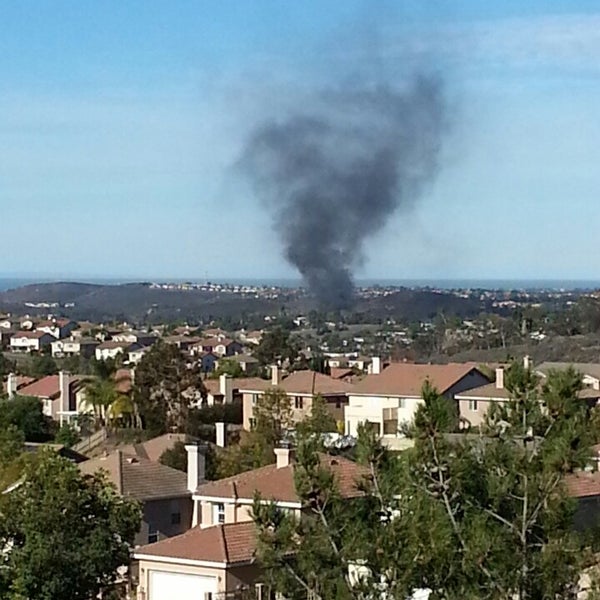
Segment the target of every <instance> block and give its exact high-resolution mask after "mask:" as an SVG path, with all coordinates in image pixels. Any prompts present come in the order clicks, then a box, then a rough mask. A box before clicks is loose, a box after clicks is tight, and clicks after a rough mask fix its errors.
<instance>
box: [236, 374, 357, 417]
mask: <svg viewBox="0 0 600 600" xmlns="http://www.w3.org/2000/svg"><path fill="white" fill-rule="evenodd" d="M352 388H353V386H352V385H351V384H349V383H346V382H345V381H342V380H340V379H334V378H333V377H330V376H329V375H324V374H323V373H317V372H316V371H309V370H304V371H294V372H293V373H291V374H290V375H288V376H287V377H285V378H284V379H281V377H280V370H279V367H277V366H273V367H271V381H266V380H264V379H257V378H254V379H251V380H249V382H248V383H247V384H244V387H240V388H239V389H240V393H241V394H242V401H243V413H244V418H243V426H244V429H251V428H252V426H253V424H254V415H253V411H254V406H255V405H256V403H257V401H258V399H259V397H260V396H261V395H262V394H263V393H264V392H265V391H267V390H269V389H271V390H280V391H282V392H284V393H285V394H286V395H287V396H288V397H289V399H290V404H291V408H292V420H293V421H294V422H295V423H297V422H299V421H302V420H304V418H305V417H306V416H307V415H309V414H310V411H311V408H312V402H313V398H314V397H315V396H317V395H319V396H321V397H322V398H323V399H324V400H325V402H326V403H327V408H328V409H329V412H330V413H331V414H332V416H333V417H334V419H335V420H336V421H337V422H340V423H343V421H344V407H345V406H346V405H347V404H348V397H349V394H350V392H351V390H352Z"/></svg>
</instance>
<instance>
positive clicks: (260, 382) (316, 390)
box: [234, 370, 354, 396]
mask: <svg viewBox="0 0 600 600" xmlns="http://www.w3.org/2000/svg"><path fill="white" fill-rule="evenodd" d="M235 381H239V382H240V383H239V385H238V389H240V390H243V391H248V392H256V391H258V392H264V391H266V390H269V389H272V390H276V389H277V390H282V391H284V392H285V393H286V394H310V395H313V394H321V395H323V396H334V395H336V396H337V395H343V394H348V393H350V392H351V391H352V390H353V389H354V386H353V385H352V384H351V383H348V382H347V381H343V380H341V379H335V378H334V377H330V376H329V375H324V374H323V373H317V372H316V371H310V370H304V371H294V372H293V373H291V374H290V375H288V376H287V377H285V378H284V379H283V380H282V381H281V382H280V383H279V385H273V384H272V383H271V381H270V380H266V379H259V378H257V377H252V378H249V379H247V380H246V381H243V380H242V379H239V380H234V382H235ZM234 385H235V384H234Z"/></svg>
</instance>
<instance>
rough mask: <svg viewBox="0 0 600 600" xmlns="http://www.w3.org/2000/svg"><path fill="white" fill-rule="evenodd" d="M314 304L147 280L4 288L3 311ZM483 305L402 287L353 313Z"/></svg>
mask: <svg viewBox="0 0 600 600" xmlns="http://www.w3.org/2000/svg"><path fill="white" fill-rule="evenodd" d="M26 303H27V304H26ZM40 303H45V304H51V303H58V304H59V306H58V307H50V308H49V307H47V306H40V307H37V308H36V307H32V306H31V304H40ZM311 308H315V306H314V302H313V301H312V299H310V298H308V297H306V296H303V295H301V294H298V293H294V292H287V293H285V292H282V293H281V294H280V296H279V298H277V299H271V298H266V297H255V296H253V295H248V296H242V295H240V294H232V293H225V292H208V291H202V290H192V291H189V290H187V291H186V290H167V289H161V288H154V287H151V285H150V284H149V283H130V284H122V285H102V284H89V283H74V282H59V283H40V284H33V285H26V286H23V287H19V288H16V289H13V290H8V291H5V292H0V312H14V313H16V314H23V313H25V312H27V313H29V314H45V313H48V312H53V313H56V314H61V315H64V316H67V317H70V318H73V319H79V320H83V319H89V320H92V321H111V320H127V321H133V322H140V321H146V322H161V321H162V322H165V321H182V320H189V321H200V320H203V321H208V320H212V319H220V318H228V317H230V318H239V317H240V316H242V315H273V314H278V313H280V312H281V311H282V310H284V311H285V312H286V314H288V315H293V314H305V313H306V312H307V311H309V310H310V309H311ZM485 309H489V307H487V306H484V305H483V304H482V303H481V302H480V301H479V300H477V299H475V298H461V297H458V296H455V295H453V294H450V293H438V292H433V291H430V290H410V289H399V290H398V291H396V292H394V293H392V294H389V295H387V296H380V297H375V298H368V299H359V300H358V301H357V303H356V306H355V307H354V308H353V311H352V312H355V313H360V314H361V315H363V316H364V317H365V318H367V319H374V320H379V319H385V318H389V317H393V318H397V319H400V318H403V319H407V320H411V321H412V320H425V319H430V318H432V317H433V316H435V315H436V313H438V312H443V313H444V314H446V315H457V316H461V317H469V316H474V315H477V314H479V313H480V312H481V311H482V310H485Z"/></svg>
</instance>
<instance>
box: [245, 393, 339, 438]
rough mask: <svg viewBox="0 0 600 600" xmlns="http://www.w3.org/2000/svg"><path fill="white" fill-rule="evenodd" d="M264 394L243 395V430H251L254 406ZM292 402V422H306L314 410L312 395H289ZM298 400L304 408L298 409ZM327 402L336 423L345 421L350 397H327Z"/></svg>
mask: <svg viewBox="0 0 600 600" xmlns="http://www.w3.org/2000/svg"><path fill="white" fill-rule="evenodd" d="M261 394H262V392H254V393H249V392H244V393H243V394H242V414H243V422H242V424H243V428H244V429H245V430H246V431H249V430H250V429H251V419H252V418H253V415H254V404H255V402H258V399H259V397H260V396H261ZM287 396H288V398H289V400H290V406H291V409H292V421H293V422H294V423H298V422H299V421H302V420H304V419H305V418H306V417H307V416H308V415H310V412H311V410H312V403H313V397H312V395H311V394H293V393H288V394H287ZM296 399H298V400H300V399H301V401H302V408H296ZM325 401H326V402H327V409H328V411H329V412H330V413H331V415H332V416H333V418H334V419H335V420H336V422H338V421H341V422H343V421H344V418H345V410H346V406H347V405H348V397H347V396H346V395H341V396H327V397H325Z"/></svg>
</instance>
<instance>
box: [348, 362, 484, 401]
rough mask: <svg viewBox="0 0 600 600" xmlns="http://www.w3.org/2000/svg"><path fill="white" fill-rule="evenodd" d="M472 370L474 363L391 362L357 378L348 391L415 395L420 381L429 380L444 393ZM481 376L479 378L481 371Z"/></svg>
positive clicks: (417, 394)
mask: <svg viewBox="0 0 600 600" xmlns="http://www.w3.org/2000/svg"><path fill="white" fill-rule="evenodd" d="M472 371H477V373H479V371H478V370H477V368H476V366H475V365H474V363H464V364H459V363H450V364H447V365H422V364H413V363H391V364H390V365H389V366H388V367H386V368H385V369H384V370H383V371H382V372H381V373H380V374H377V375H367V376H366V377H365V378H364V379H363V380H362V381H359V382H358V383H357V384H356V385H355V386H354V391H353V392H352V393H353V394H369V395H384V396H406V397H415V398H419V397H420V396H421V388H422V387H423V384H424V383H425V381H426V380H429V382H430V383H431V385H433V386H434V387H435V388H436V389H437V391H438V392H439V393H440V394H444V393H445V392H447V391H448V390H449V389H450V388H451V387H452V386H453V385H455V384H456V383H457V382H459V381H460V380H461V379H462V378H463V377H466V376H467V375H469V374H470V373H471V372H472ZM481 375H482V377H483V374H481Z"/></svg>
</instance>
